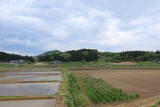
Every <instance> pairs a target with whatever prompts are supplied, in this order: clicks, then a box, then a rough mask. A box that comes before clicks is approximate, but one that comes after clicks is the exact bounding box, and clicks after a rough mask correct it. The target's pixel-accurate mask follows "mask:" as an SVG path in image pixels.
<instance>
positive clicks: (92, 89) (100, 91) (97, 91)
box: [78, 76, 139, 104]
mask: <svg viewBox="0 0 160 107" xmlns="http://www.w3.org/2000/svg"><path fill="white" fill-rule="evenodd" d="M78 80H79V81H80V84H81V86H82V87H83V90H84V92H85V93H86V95H87V96H88V97H89V99H90V100H91V101H92V102H93V103H96V104H99V103H112V102H117V101H127V100H131V99H135V98H137V97H139V95H137V94H133V95H128V94H127V93H125V92H123V91H122V90H121V89H117V88H113V87H112V86H111V85H109V84H107V83H106V82H104V81H103V80H102V79H96V78H93V77H89V76H88V77H79V78H78Z"/></svg>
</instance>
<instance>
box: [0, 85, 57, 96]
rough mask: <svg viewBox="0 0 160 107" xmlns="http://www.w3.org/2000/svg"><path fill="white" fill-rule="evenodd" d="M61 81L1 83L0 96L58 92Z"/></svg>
mask: <svg viewBox="0 0 160 107" xmlns="http://www.w3.org/2000/svg"><path fill="white" fill-rule="evenodd" d="M59 87H60V83H59V82H55V83H25V84H0V96H23V95H50V94H55V93H57V92H58V89H59Z"/></svg>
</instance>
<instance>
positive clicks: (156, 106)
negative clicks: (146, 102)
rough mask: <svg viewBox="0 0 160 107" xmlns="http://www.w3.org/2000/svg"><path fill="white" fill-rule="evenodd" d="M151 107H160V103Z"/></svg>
mask: <svg viewBox="0 0 160 107" xmlns="http://www.w3.org/2000/svg"><path fill="white" fill-rule="evenodd" d="M151 107H160V101H159V102H157V103H156V104H154V105H153V106H151Z"/></svg>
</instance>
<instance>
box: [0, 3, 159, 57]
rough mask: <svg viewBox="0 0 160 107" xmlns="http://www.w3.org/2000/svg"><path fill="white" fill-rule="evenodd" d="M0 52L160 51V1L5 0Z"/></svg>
mask: <svg viewBox="0 0 160 107" xmlns="http://www.w3.org/2000/svg"><path fill="white" fill-rule="evenodd" d="M0 39H1V40H0V50H1V51H6V52H13V53H19V54H24V55H26V54H27V55H37V54H40V53H42V52H45V51H48V50H55V49H59V50H62V51H66V50H71V49H80V48H96V49H98V50H100V51H114V52H115V51H126V50H148V51H155V50H159V49H160V1H159V0H0Z"/></svg>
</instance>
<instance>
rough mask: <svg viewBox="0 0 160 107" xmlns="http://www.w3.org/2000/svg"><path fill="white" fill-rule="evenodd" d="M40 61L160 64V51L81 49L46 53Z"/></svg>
mask: <svg viewBox="0 0 160 107" xmlns="http://www.w3.org/2000/svg"><path fill="white" fill-rule="evenodd" d="M37 59H38V61H55V60H58V61H96V60H98V59H101V60H105V61H107V62H121V61H136V62H138V61H155V62H160V51H156V52H149V51H125V52H117V53H115V52H99V51H97V50H96V49H79V50H71V51H66V52H61V51H58V50H55V51H49V52H45V53H44V54H41V55H39V56H37Z"/></svg>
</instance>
